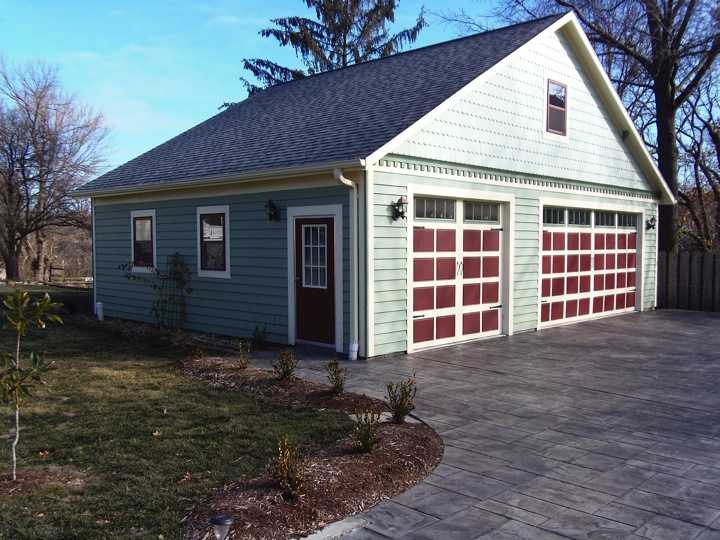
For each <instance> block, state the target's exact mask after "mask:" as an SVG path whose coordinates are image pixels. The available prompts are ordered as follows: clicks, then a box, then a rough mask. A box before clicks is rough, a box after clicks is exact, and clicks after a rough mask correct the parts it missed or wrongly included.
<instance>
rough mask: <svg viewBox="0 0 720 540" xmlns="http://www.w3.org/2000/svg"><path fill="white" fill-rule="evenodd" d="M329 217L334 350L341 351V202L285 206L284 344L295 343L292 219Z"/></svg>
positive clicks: (293, 230) (293, 232)
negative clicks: (286, 292)
mask: <svg viewBox="0 0 720 540" xmlns="http://www.w3.org/2000/svg"><path fill="white" fill-rule="evenodd" d="M328 217H331V218H333V222H334V224H335V226H334V242H335V245H334V248H333V249H334V252H335V350H336V351H337V352H343V237H342V233H343V218H342V205H341V204H327V205H320V206H289V207H288V209H287V261H288V266H287V272H288V281H287V283H288V344H289V345H295V341H296V340H295V335H296V331H297V322H296V320H295V220H296V219H297V218H328Z"/></svg>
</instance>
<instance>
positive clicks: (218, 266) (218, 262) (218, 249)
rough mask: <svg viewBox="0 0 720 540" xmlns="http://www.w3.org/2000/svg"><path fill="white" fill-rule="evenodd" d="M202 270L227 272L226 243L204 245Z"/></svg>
mask: <svg viewBox="0 0 720 540" xmlns="http://www.w3.org/2000/svg"><path fill="white" fill-rule="evenodd" d="M202 269H203V270H210V271H216V272H223V271H224V270H225V242H203V243H202Z"/></svg>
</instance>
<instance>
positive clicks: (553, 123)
mask: <svg viewBox="0 0 720 540" xmlns="http://www.w3.org/2000/svg"><path fill="white" fill-rule="evenodd" d="M545 129H546V130H547V132H548V133H553V134H555V135H560V136H563V137H565V136H566V135H567V85H564V84H562V83H559V82H557V81H553V80H552V79H548V85H547V112H546V124H545Z"/></svg>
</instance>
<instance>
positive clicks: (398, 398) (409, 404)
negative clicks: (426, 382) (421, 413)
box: [387, 375, 417, 424]
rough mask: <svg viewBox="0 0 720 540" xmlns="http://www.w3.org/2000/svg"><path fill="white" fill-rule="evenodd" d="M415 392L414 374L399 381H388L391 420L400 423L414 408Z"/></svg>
mask: <svg viewBox="0 0 720 540" xmlns="http://www.w3.org/2000/svg"><path fill="white" fill-rule="evenodd" d="M415 394H417V387H416V384H415V376H414V375H413V376H412V377H410V378H409V379H405V380H404V381H400V382H399V383H388V385H387V396H388V405H389V406H390V411H391V412H392V416H393V422H395V423H396V424H402V423H403V422H404V421H405V417H406V416H407V415H408V414H410V413H411V412H412V411H413V409H415Z"/></svg>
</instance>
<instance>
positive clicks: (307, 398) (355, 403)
mask: <svg viewBox="0 0 720 540" xmlns="http://www.w3.org/2000/svg"><path fill="white" fill-rule="evenodd" d="M182 369H183V371H185V373H187V374H188V375H191V376H193V377H197V378H199V379H203V380H206V381H208V382H209V383H210V384H212V385H214V386H222V387H224V388H228V389H233V390H241V391H243V392H245V393H247V394H251V395H252V396H253V397H255V398H257V399H260V400H263V401H269V402H271V403H275V404H277V405H282V406H284V407H289V408H294V409H298V408H303V407H307V408H312V409H333V410H339V411H345V412H347V413H348V414H354V413H356V412H358V411H369V410H372V411H376V412H382V411H386V410H387V405H386V403H385V402H384V401H381V400H379V399H374V398H371V397H368V396H365V395H360V394H352V393H349V392H346V393H344V394H343V395H341V396H338V397H335V396H333V394H332V392H331V391H330V386H329V385H326V384H321V383H316V382H312V381H306V380H304V379H299V378H297V377H293V378H292V379H291V380H287V381H278V380H277V379H276V378H275V375H274V374H273V373H272V371H270V370H267V369H258V368H254V367H247V368H245V369H239V368H237V367H236V365H235V363H234V362H233V360H232V357H204V358H193V359H189V360H186V361H185V362H184V363H183V365H182Z"/></svg>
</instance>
